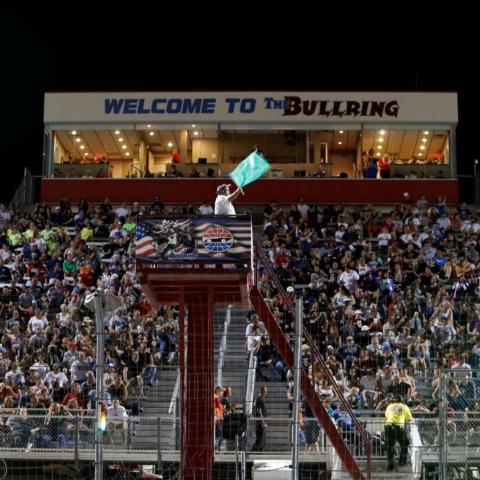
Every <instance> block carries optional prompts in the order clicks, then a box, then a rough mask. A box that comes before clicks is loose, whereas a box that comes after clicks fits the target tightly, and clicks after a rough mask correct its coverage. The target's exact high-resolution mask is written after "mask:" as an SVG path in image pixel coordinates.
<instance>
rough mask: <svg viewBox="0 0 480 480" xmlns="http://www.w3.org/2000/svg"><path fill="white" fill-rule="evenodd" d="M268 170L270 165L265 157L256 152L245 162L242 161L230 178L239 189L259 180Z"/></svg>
mask: <svg viewBox="0 0 480 480" xmlns="http://www.w3.org/2000/svg"><path fill="white" fill-rule="evenodd" d="M268 170H270V164H269V163H268V162H267V160H266V159H265V157H264V156H263V155H260V154H259V153H258V152H257V151H256V150H255V151H254V152H252V153H251V154H250V155H249V156H248V157H247V158H245V160H242V161H241V162H240V163H239V165H238V167H237V168H236V169H235V170H234V171H233V172H230V177H232V180H233V181H234V182H235V183H236V184H237V187H240V188H242V187H244V186H245V185H248V184H249V183H252V182H254V181H255V180H258V179H259V178H260V177H261V176H262V175H263V174H264V173H265V172H268Z"/></svg>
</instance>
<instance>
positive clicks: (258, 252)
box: [255, 244, 372, 479]
mask: <svg viewBox="0 0 480 480" xmlns="http://www.w3.org/2000/svg"><path fill="white" fill-rule="evenodd" d="M255 247H256V248H255V253H256V255H255V256H256V258H258V259H259V260H260V263H261V264H262V265H263V266H264V267H265V269H266V270H267V272H268V274H269V278H270V280H271V281H272V282H273V283H274V284H275V286H276V288H277V290H278V293H279V295H280V297H281V298H282V299H283V301H284V302H285V305H286V306H287V307H288V308H289V310H290V312H291V313H292V315H293V318H295V308H294V306H293V304H292V302H291V301H290V299H289V298H288V295H287V293H286V292H285V289H284V288H283V286H282V284H281V283H280V281H279V280H278V278H277V276H276V275H275V272H274V271H273V268H272V267H271V265H270V263H269V262H268V260H267V259H266V258H265V255H264V254H263V252H262V249H261V247H260V246H259V245H258V244H256V245H255ZM303 337H304V338H305V340H306V341H307V343H308V345H309V346H310V351H311V352H312V356H313V357H314V359H315V360H316V361H317V362H318V363H319V364H320V366H321V368H322V370H323V371H324V372H325V374H326V375H327V378H328V380H329V381H330V383H331V385H332V387H333V390H334V391H335V393H336V395H337V397H338V398H339V399H340V401H341V402H342V404H343V405H344V406H345V407H346V410H347V412H348V413H349V415H350V417H351V418H352V421H353V423H354V424H355V426H356V428H357V430H358V432H359V434H360V436H361V438H362V440H363V443H364V446H365V447H366V449H367V478H368V479H370V469H371V454H372V444H371V442H370V440H369V438H368V436H367V434H366V432H365V429H364V428H363V427H362V425H361V423H360V422H359V421H358V419H357V417H356V416H355V413H354V412H353V410H352V408H351V407H350V404H349V403H348V402H347V400H346V399H345V397H344V396H343V393H342V391H341V389H340V388H339V387H338V385H337V382H336V381H335V379H334V378H333V375H332V374H331V372H330V369H329V368H328V365H327V364H326V362H325V360H324V358H323V356H322V355H321V353H320V352H319V351H318V349H317V347H316V345H315V343H314V342H313V340H312V337H311V336H310V334H309V333H308V331H307V329H306V328H305V327H303Z"/></svg>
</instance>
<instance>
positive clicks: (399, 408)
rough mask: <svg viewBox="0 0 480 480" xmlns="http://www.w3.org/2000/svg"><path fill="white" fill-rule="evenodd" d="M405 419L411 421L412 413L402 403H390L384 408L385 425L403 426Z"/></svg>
mask: <svg viewBox="0 0 480 480" xmlns="http://www.w3.org/2000/svg"><path fill="white" fill-rule="evenodd" d="M405 421H407V422H411V421H412V413H411V412H410V409H409V408H408V407H407V406H406V405H404V404H403V403H400V402H395V403H391V404H390V405H389V406H388V407H387V409H386V410H385V423H386V424H387V425H396V426H397V427H402V428H403V427H405Z"/></svg>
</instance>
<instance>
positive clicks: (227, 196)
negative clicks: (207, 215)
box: [215, 183, 245, 215]
mask: <svg viewBox="0 0 480 480" xmlns="http://www.w3.org/2000/svg"><path fill="white" fill-rule="evenodd" d="M240 194H242V195H245V193H243V190H242V189H241V188H237V189H236V190H235V191H234V192H233V193H230V184H228V183H224V184H222V185H219V186H218V187H217V198H216V200H215V215H236V212H235V207H234V206H233V204H232V202H233V201H234V200H235V199H236V198H237V197H238V196H239V195H240Z"/></svg>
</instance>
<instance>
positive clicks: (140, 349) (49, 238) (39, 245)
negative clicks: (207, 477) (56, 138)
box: [0, 196, 179, 446]
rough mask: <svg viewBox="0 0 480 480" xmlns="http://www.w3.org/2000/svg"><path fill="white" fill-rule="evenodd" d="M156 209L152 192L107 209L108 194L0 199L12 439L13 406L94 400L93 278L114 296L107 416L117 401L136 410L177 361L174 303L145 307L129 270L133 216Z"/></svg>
mask: <svg viewBox="0 0 480 480" xmlns="http://www.w3.org/2000/svg"><path fill="white" fill-rule="evenodd" d="M164 209H165V207H164V205H163V204H162V202H161V201H160V200H159V199H158V198H155V200H154V201H153V203H152V204H151V205H150V206H148V207H140V206H139V205H138V204H133V205H131V206H126V205H124V204H122V205H120V206H118V207H117V208H115V209H114V208H113V206H112V205H111V204H110V202H109V201H108V199H106V200H105V201H104V202H103V203H101V204H100V205H96V206H93V205H90V204H89V202H88V200H87V199H86V198H82V200H81V201H80V203H79V205H78V206H75V207H74V208H72V206H71V205H70V202H69V200H68V198H67V197H66V196H64V197H63V198H62V199H61V200H60V202H59V204H58V205H57V206H55V207H53V208H50V207H49V206H47V205H45V204H44V203H40V204H38V205H36V206H35V207H34V208H33V209H32V210H31V212H28V213H27V212H18V211H15V209H13V208H11V207H8V206H4V205H0V332H1V343H0V426H1V427H2V428H1V430H2V432H4V433H5V432H8V431H11V443H12V439H13V437H15V435H14V432H15V425H16V423H19V422H20V423H21V422H22V420H21V416H22V415H23V416H24V417H25V418H27V417H26V415H27V413H28V415H29V416H30V415H31V414H40V415H47V416H48V412H52V411H54V412H61V414H62V415H82V414H84V413H85V412H87V411H88V409H92V408H94V400H95V387H96V382H97V379H96V378H95V366H96V361H95V344H96V335H95V322H94V320H93V318H92V317H93V314H92V312H91V311H90V310H89V309H88V308H87V306H86V305H85V299H86V296H87V295H88V294H89V293H91V291H94V290H95V289H96V288H102V289H103V290H104V291H107V292H110V293H112V294H114V295H116V296H118V297H119V298H120V299H121V307H119V308H117V309H116V310H115V311H113V312H109V313H107V315H106V317H105V320H104V326H105V334H106V342H105V365H106V372H105V376H104V378H103V379H102V381H103V382H104V386H105V389H104V390H105V398H104V401H105V403H106V406H107V408H108V410H107V411H108V412H109V417H110V414H112V415H113V414H114V413H115V412H117V411H122V409H125V414H128V413H131V414H133V415H138V414H139V412H140V410H141V409H142V399H143V398H144V397H145V388H146V386H147V385H154V384H155V383H157V382H158V379H159V378H160V375H161V373H160V371H161V368H163V367H168V365H169V364H173V363H175V362H176V355H177V337H178V315H179V312H178V309H177V307H175V306H162V307H160V308H159V309H158V310H156V311H154V310H152V308H151V306H150V304H149V303H148V301H147V298H146V297H145V295H144V294H143V293H142V290H141V287H140V285H139V283H138V278H137V274H136V271H135V258H134V253H135V244H134V238H133V237H134V232H135V227H136V223H137V222H138V219H139V217H141V215H143V214H148V213H150V212H155V213H160V212H162V211H164ZM20 409H22V410H20ZM110 410H112V412H110ZM113 410H115V412H114V411H113ZM20 412H23V413H20ZM117 416H118V415H117ZM121 416H122V418H123V413H122V415H121ZM46 418H49V417H46ZM25 421H26V420H25ZM45 421H47V420H45ZM43 422H44V420H42V421H41V423H42V426H43V427H46V426H47V425H48V424H50V421H49V423H48V424H44V423H43ZM122 422H123V421H122ZM26 423H28V422H27V421H26ZM113 423H114V422H113V421H112V425H113ZM117 423H118V422H117ZM52 425H53V424H52ZM121 425H122V428H123V423H122V424H121ZM35 428H37V426H35V425H33V426H32V428H30V429H29V431H30V433H32V431H33V430H34V429H35ZM51 428H53V427H50V429H51ZM34 433H35V432H33V433H32V434H34ZM65 433H66V432H62V435H65ZM122 435H123V436H124V432H123V430H122ZM27 437H29V436H28V435H27ZM50 437H51V435H50ZM54 437H55V441H56V440H58V441H59V443H62V444H63V443H64V438H63V437H58V435H57V434H55V435H54ZM34 438H35V442H33V443H36V444H39V443H42V442H44V441H45V438H47V437H43V439H42V437H41V436H38V435H37V436H36V437H35V436H34ZM26 440H27V438H23V437H22V442H23V443H25V441H26ZM30 441H31V438H30ZM30 441H29V443H30ZM13 443H15V441H13ZM24 446H25V445H24Z"/></svg>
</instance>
